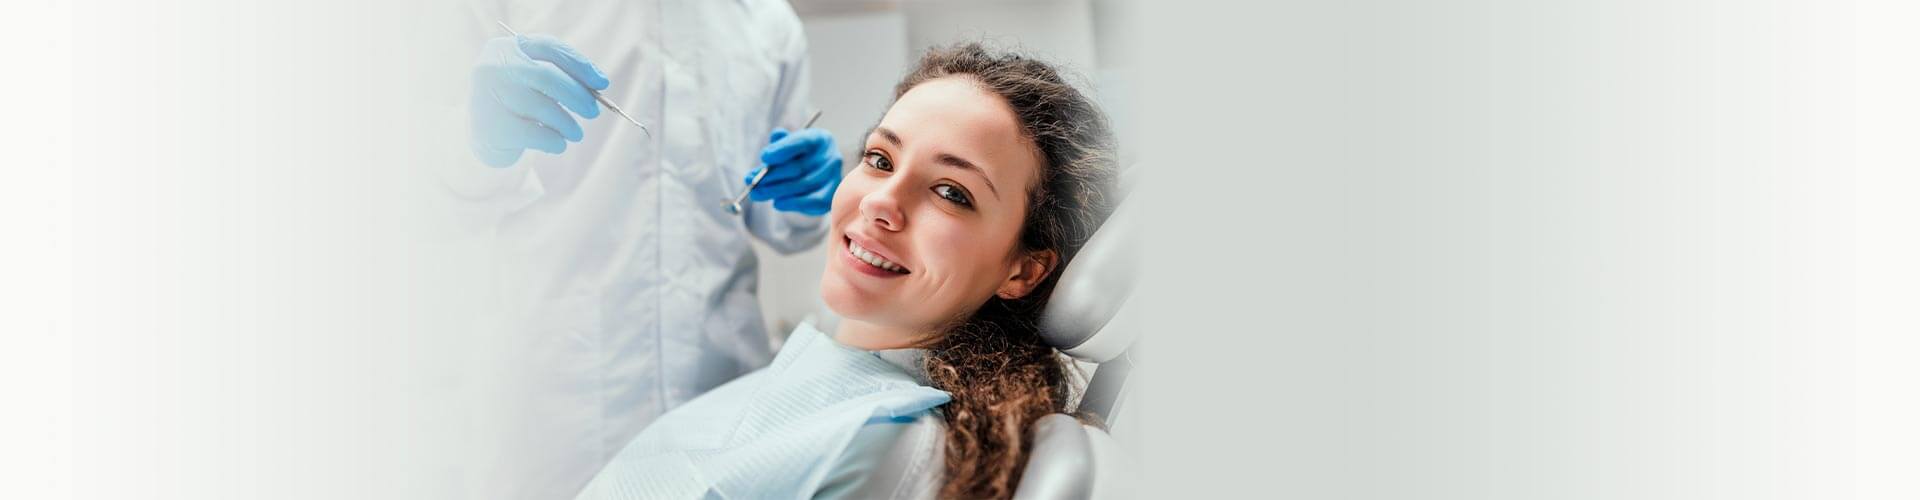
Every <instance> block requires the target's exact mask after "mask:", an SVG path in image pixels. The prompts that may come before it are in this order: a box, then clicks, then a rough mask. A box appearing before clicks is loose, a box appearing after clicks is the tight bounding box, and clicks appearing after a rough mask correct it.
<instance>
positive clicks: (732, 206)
mask: <svg viewBox="0 0 1920 500" xmlns="http://www.w3.org/2000/svg"><path fill="white" fill-rule="evenodd" d="M818 119H820V111H819V110H815V111H814V112H813V116H812V117H810V118H807V124H806V125H801V126H800V129H806V128H808V127H812V126H813V121H814V120H818ZM800 129H795V131H796V132H797V131H799V130H800ZM768 170H773V166H772V165H768V166H766V167H764V168H761V169H760V173H757V174H753V181H752V182H748V183H747V190H746V191H741V192H740V196H736V197H734V198H733V203H728V204H727V213H730V214H734V215H740V210H741V209H743V208H745V207H744V206H742V205H741V204H742V203H746V201H747V193H752V192H753V188H754V187H755V186H759V185H760V179H764V178H766V177H767V171H768Z"/></svg>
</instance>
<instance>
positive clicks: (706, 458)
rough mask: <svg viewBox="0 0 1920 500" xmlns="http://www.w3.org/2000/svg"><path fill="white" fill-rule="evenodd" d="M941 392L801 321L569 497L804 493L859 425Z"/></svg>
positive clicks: (925, 406)
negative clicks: (755, 366)
mask: <svg viewBox="0 0 1920 500" xmlns="http://www.w3.org/2000/svg"><path fill="white" fill-rule="evenodd" d="M948 399H949V396H948V395H947V393H946V392H943V391H940V390H937V389H933V388H931V387H926V386H924V385H921V384H920V383H919V382H918V381H916V380H914V378H913V377H912V376H910V375H908V374H907V373H906V372H904V371H902V370H901V368H899V367H897V366H894V365H893V364H891V363H888V362H887V361H886V360H883V359H881V358H880V357H879V356H878V355H876V354H874V353H873V352H869V351H863V350H859V349H855V348H852V347H848V346H844V345H841V344H839V343H838V342H835V341H834V340H833V339H832V338H829V337H828V336H827V335H826V334H825V333H821V332H820V331H819V330H818V329H815V328H814V327H813V326H812V325H809V324H802V325H800V327H799V328H796V329H795V330H794V332H793V335H792V336H791V337H789V338H788V339H787V343H786V345H785V346H783V347H781V349H780V353H779V354H778V355H776V356H775V357H774V359H773V364H771V365H769V366H768V367H766V368H763V369H760V370H756V371H754V372H752V373H749V374H747V375H744V376H742V377H740V378H739V379H736V380H734V381H732V382H728V383H726V384H725V385H722V386H720V387H717V388H715V389H713V390H712V391H709V392H708V393H706V394H703V395H701V396H700V397H698V398H694V399H693V400H692V401H689V402H687V404H685V405H682V406H680V407H679V408H675V409H673V410H672V411H670V412H667V414H666V415H663V416H661V417H660V419H659V420H656V421H654V423H653V424H652V425H650V426H648V427H647V428H646V429H645V430H643V431H641V432H640V435H639V436H636V437H634V439H633V441H632V442H629V443H627V446H626V448H624V449H622V450H620V453H619V455H617V456H615V457H614V459H613V461H612V462H610V463H608V464H607V466H606V467H605V468H603V469H601V470H600V473H599V474H598V475H595V476H594V478H593V481H591V482H589V483H587V486H586V489H584V490H582V491H581V492H580V495H579V496H578V497H577V498H578V499H583V500H585V499H592V500H599V499H677V498H753V499H757V498H810V497H812V496H813V494H814V492H815V491H816V490H818V489H819V488H820V485H821V483H822V481H824V480H825V479H826V476H827V473H828V472H829V471H830V470H831V469H832V468H833V467H834V465H835V464H836V463H838V462H839V461H840V460H841V455H842V453H843V452H845V451H846V448H847V444H848V442H850V441H851V440H852V439H853V436H854V434H855V433H856V432H858V431H859V430H860V428H861V426H863V425H866V424H867V423H869V422H876V421H884V420H893V421H908V420H912V419H913V418H915V417H917V416H920V415H922V414H924V413H925V412H927V411H928V410H930V409H932V408H934V407H936V406H939V405H941V404H945V403H946V402H947V400H948Z"/></svg>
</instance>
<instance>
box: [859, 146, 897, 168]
mask: <svg viewBox="0 0 1920 500" xmlns="http://www.w3.org/2000/svg"><path fill="white" fill-rule="evenodd" d="M861 163H865V164H867V166H869V167H873V168H876V169H879V170H880V171H882V172H892V171H893V161H892V160H888V159H887V156H886V155H883V154H880V152H879V151H868V152H867V155H866V159H865V161H862V162H861Z"/></svg>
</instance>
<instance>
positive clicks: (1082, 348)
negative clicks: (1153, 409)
mask: <svg viewBox="0 0 1920 500" xmlns="http://www.w3.org/2000/svg"><path fill="white" fill-rule="evenodd" d="M1123 184H1127V183H1125V182H1124V181H1123ZM1127 191H1129V190H1127V189H1125V188H1124V187H1123V188H1122V189H1121V192H1122V193H1125V192H1127ZM1131 205H1138V203H1132V204H1129V203H1126V202H1125V201H1124V200H1123V201H1122V202H1121V203H1120V204H1119V206H1118V207H1116V209H1115V210H1114V212H1113V214H1112V215H1110V216H1108V218H1107V221H1106V222H1105V223H1103V224H1101V226H1100V230H1099V231H1097V232H1095V233H1094V235H1093V238H1092V239H1091V240H1088V241H1087V244H1086V246H1084V247H1082V248H1081V250H1080V253H1079V254H1078V255H1077V256H1075V257H1074V260H1073V262H1072V263H1071V264H1068V266H1067V267H1066V269H1065V270H1064V271H1062V273H1063V274H1061V276H1060V282H1059V283H1058V284H1056V285H1055V286H1054V290H1053V296H1052V297H1051V298H1050V299H1049V301H1048V304H1047V310H1046V311H1044V312H1042V315H1041V316H1042V318H1041V320H1042V322H1043V325H1044V328H1043V331H1044V335H1045V339H1046V341H1047V343H1049V344H1051V345H1053V347H1055V348H1057V349H1059V350H1060V351H1061V352H1063V353H1065V354H1066V355H1068V356H1071V357H1073V358H1074V359H1076V360H1078V361H1080V362H1084V363H1094V364H1095V365H1094V368H1093V374H1092V377H1091V378H1090V379H1089V381H1088V382H1087V385H1086V387H1085V388H1084V391H1082V392H1081V397H1080V401H1079V404H1078V406H1077V407H1076V408H1075V410H1077V411H1078V412H1080V413H1083V414H1086V415H1088V416H1089V417H1090V418H1091V419H1092V420H1094V421H1095V422H1096V423H1097V424H1098V425H1088V424H1083V423H1081V421H1080V420H1078V419H1076V418H1074V417H1073V416H1072V415H1068V414H1064V413H1056V414H1053V415H1048V416H1046V417H1043V418H1041V419H1040V420H1038V421H1036V422H1034V424H1033V425H1034V436H1033V450H1032V452H1031V454H1030V455H1029V456H1028V458H1027V466H1026V469H1025V470H1024V471H1022V473H1021V476H1020V485H1019V486H1018V487H1017V489H1016V491H1015V492H1014V498H1015V499H1022V500H1030V499H1056V498H1058V499H1084V498H1114V497H1125V496H1129V495H1128V493H1129V491H1130V490H1132V489H1133V488H1131V487H1130V486H1131V485H1132V482H1133V481H1132V478H1133V476H1134V475H1135V474H1137V473H1138V467H1136V466H1135V463H1136V462H1135V460H1134V458H1133V456H1132V455H1130V454H1129V453H1127V450H1122V449H1121V447H1120V444H1119V442H1118V441H1116V440H1115V439H1114V438H1113V436H1112V435H1111V434H1110V433H1109V432H1108V431H1107V430H1106V429H1103V428H1102V427H1106V428H1107V429H1111V428H1112V427H1113V425H1114V417H1115V415H1116V412H1117V410H1118V409H1119V407H1120V406H1119V404H1120V403H1121V401H1122V399H1123V398H1122V396H1123V395H1125V394H1126V392H1125V391H1123V390H1122V389H1124V388H1125V382H1126V379H1127V376H1128V375H1129V373H1130V372H1131V371H1132V370H1133V364H1134V360H1135V355H1134V353H1135V349H1134V344H1135V340H1136V339H1137V338H1138V336H1139V334H1138V332H1139V329H1140V327H1139V323H1138V321H1135V320H1134V318H1135V315H1136V314H1137V313H1133V312H1131V311H1132V309H1130V308H1127V307H1126V305H1127V300H1128V298H1129V297H1130V296H1131V295H1132V291H1133V286H1134V283H1135V282H1136V281H1137V280H1138V278H1139V273H1140V269H1139V262H1140V256H1139V248H1140V245H1139V244H1138V241H1137V240H1136V239H1135V234H1136V229H1135V226H1136V223H1135V222H1134V219H1135V217H1134V216H1132V215H1130V214H1131V213H1132V212H1135V211H1137V210H1135V209H1130V208H1129V207H1130V206H1131ZM1083 366H1084V365H1083ZM944 438H945V434H944V429H943V428H942V427H941V424H940V423H939V422H938V419H921V420H920V421H918V422H916V423H914V424H913V425H912V426H911V427H910V428H908V429H906V430H905V431H904V433H903V435H902V436H901V437H900V438H899V439H898V440H896V441H895V443H896V445H895V446H894V447H893V448H892V449H891V450H889V451H888V456H887V457H886V459H885V460H884V461H882V463H883V464H888V465H883V466H881V467H880V468H878V469H877V470H875V471H874V474H873V475H872V476H870V477H869V479H870V480H869V481H868V482H867V485H868V487H869V489H868V490H866V493H867V494H862V495H856V496H857V497H860V498H869V497H874V498H880V497H886V496H887V494H886V491H883V489H884V488H889V487H892V485H896V484H898V483H899V482H900V480H899V478H900V476H902V475H904V474H906V473H907V472H908V468H909V467H911V465H906V464H924V463H925V460H924V459H918V460H916V458H918V457H913V456H909V455H910V454H912V453H915V450H917V449H921V448H917V447H916V446H914V443H923V442H926V441H925V440H928V439H935V440H938V439H944ZM1132 451H1133V452H1135V453H1137V452H1138V450H1132Z"/></svg>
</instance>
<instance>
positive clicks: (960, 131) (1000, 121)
mask: <svg viewBox="0 0 1920 500" xmlns="http://www.w3.org/2000/svg"><path fill="white" fill-rule="evenodd" d="M883 129H884V130H883ZM883 132H884V133H883ZM888 136H891V137H888ZM870 139H871V140H873V141H875V142H881V143H891V142H892V141H893V140H895V139H897V140H898V141H899V147H901V148H903V149H906V150H908V151H911V152H912V153H914V154H916V155H917V154H920V153H927V154H929V157H931V155H938V154H948V155H953V156H957V157H961V158H965V159H967V160H968V161H970V162H972V163H974V164H975V165H979V166H980V167H981V168H982V169H984V170H986V171H987V175H989V176H992V177H993V178H994V179H995V180H996V182H1001V183H1003V184H1007V185H1021V186H1024V185H1026V184H1027V182H1025V180H1026V179H1028V178H1031V177H1032V176H1033V174H1034V173H1036V171H1037V170H1038V169H1039V166H1040V157H1039V154H1038V152H1037V151H1035V149H1034V147H1033V145H1032V141H1030V140H1028V139H1027V137H1026V135H1025V134H1024V133H1023V132H1022V131H1021V127H1020V122H1019V120H1018V118H1016V117H1015V116H1014V114H1013V108H1012V107H1011V106H1008V105H1007V102H1006V100H1004V99H1001V98H1000V97H999V96H997V95H994V94H993V93H991V92H988V91H987V90H985V89H983V88H981V87H980V86H979V84H977V83H976V82H975V81H974V80H973V79H972V78H971V77H961V76H949V77H942V78H936V79H933V80H928V81H926V82H924V83H921V84H919V85H916V86H914V87H913V88H912V89H909V90H908V91H907V92H906V93H905V94H902V95H901V96H900V99H898V100H896V101H895V102H894V104H893V107H892V108H889V109H888V110H887V114H886V116H884V117H882V118H881V119H880V124H879V125H878V126H877V127H876V128H875V130H874V132H873V134H871V135H870ZM1003 177H1004V178H1006V179H1008V181H1004V182H1003V181H1000V179H1002V178H1003ZM1015 180H1018V181H1020V182H1019V183H1018V184H1012V181H1015Z"/></svg>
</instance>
